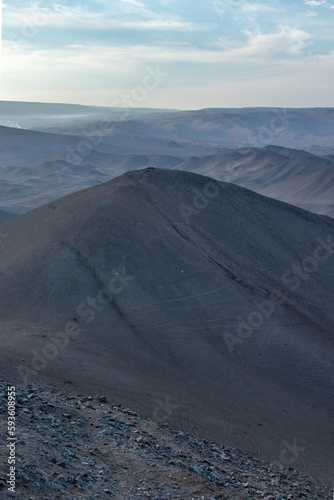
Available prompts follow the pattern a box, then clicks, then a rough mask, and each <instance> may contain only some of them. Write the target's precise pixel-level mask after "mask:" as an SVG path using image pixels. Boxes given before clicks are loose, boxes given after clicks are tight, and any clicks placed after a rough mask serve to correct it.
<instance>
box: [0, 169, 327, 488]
mask: <svg viewBox="0 0 334 500" xmlns="http://www.w3.org/2000/svg"><path fill="white" fill-rule="evenodd" d="M2 230H3V232H6V233H8V235H9V236H8V237H7V238H6V239H5V240H4V241H3V242H2V244H1V246H0V257H1V261H0V262H1V268H0V273H1V284H0V307H1V310H2V324H1V331H2V333H1V335H2V350H1V363H2V366H1V371H2V372H3V371H5V372H6V373H7V374H8V373H10V374H11V377H12V378H13V379H15V378H16V377H21V379H22V378H23V379H24V380H29V379H39V380H41V381H45V382H49V381H50V380H53V381H56V382H57V384H58V385H62V384H66V382H68V381H71V382H72V383H73V384H74V385H75V387H76V388H80V389H81V390H82V391H88V392H90V391H92V389H93V388H94V391H95V392H97V391H100V392H102V391H103V392H104V393H105V394H106V395H107V396H110V397H112V398H117V400H118V401H120V402H121V403H122V404H124V405H126V406H128V407H131V408H133V409H135V410H139V411H141V412H143V413H144V415H148V416H152V415H153V416H155V417H156V418H159V419H162V420H163V421H164V420H168V421H169V422H170V423H171V424H172V425H174V426H177V427H181V428H183V429H184V430H188V431H191V432H193V433H195V434H197V435H199V436H201V437H204V438H207V439H214V440H216V441H218V442H220V443H223V444H224V445H227V446H233V447H237V448H239V449H242V450H245V451H248V452H251V453H254V454H257V455H258V456H260V457H263V458H265V459H267V460H271V461H275V462H286V463H285V465H286V464H287V463H289V464H292V463H293V466H294V467H295V468H297V469H299V470H302V471H306V472H308V473H309V474H311V475H314V476H316V477H318V478H320V479H321V480H324V481H326V482H328V483H331V481H332V477H331V474H332V471H331V468H330V464H331V463H333V449H332V448H331V447H330V446H329V443H330V441H331V440H332V439H333V437H334V436H333V429H334V426H333V404H334V396H333V390H332V389H333V386H334V380H333V370H332V366H333V359H334V353H333V323H334V315H333V311H332V303H333V299H334V292H333V283H334V258H333V253H334V249H333V244H332V243H333V239H332V238H333V231H334V221H333V220H331V219H329V218H327V217H324V216H317V215H314V214H311V213H309V212H307V211H304V210H301V209H297V208H295V207H292V206H290V205H287V204H285V203H281V202H277V201H275V200H271V199H268V198H265V197H263V196H260V195H257V194H255V193H253V192H251V191H248V190H246V189H243V188H240V187H238V186H234V185H231V184H225V183H219V182H215V181H212V180H211V179H209V178H206V177H202V176H198V175H196V174H190V173H188V172H178V171H168V170H155V169H147V170H143V171H139V172H131V173H127V174H125V175H123V176H122V177H119V178H117V179H114V180H113V181H110V182H108V183H106V184H103V185H100V186H97V187H94V188H90V189H87V190H85V191H81V192H79V193H76V194H73V195H69V196H66V197H65V198H62V199H60V200H57V201H56V202H55V203H53V204H52V205H50V206H43V207H41V208H39V209H37V210H34V211H32V212H30V213H28V214H25V215H23V216H21V217H19V218H18V219H15V220H14V221H11V222H9V223H6V224H4V225H3V226H2ZM296 443H297V444H296ZM289 446H290V448H289ZM296 446H297V448H296ZM291 447H292V448H291ZM291 449H292V450H293V453H292V452H291ZM284 450H285V451H284ZM289 450H290V452H289ZM296 450H297V451H296ZM291 453H292V454H291ZM283 465H284V464H283Z"/></svg>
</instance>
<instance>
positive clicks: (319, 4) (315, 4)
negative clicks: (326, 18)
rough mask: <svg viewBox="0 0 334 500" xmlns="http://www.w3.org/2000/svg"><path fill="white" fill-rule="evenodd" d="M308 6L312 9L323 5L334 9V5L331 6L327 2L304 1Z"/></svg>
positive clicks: (325, 0)
mask: <svg viewBox="0 0 334 500" xmlns="http://www.w3.org/2000/svg"><path fill="white" fill-rule="evenodd" d="M304 1H305V3H306V5H311V7H320V6H321V5H323V6H325V7H329V8H330V9H334V5H333V4H330V3H329V2H328V1H327V0H304Z"/></svg>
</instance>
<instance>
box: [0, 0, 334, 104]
mask: <svg viewBox="0 0 334 500" xmlns="http://www.w3.org/2000/svg"><path fill="white" fill-rule="evenodd" d="M0 1H1V0H0ZM333 26H334V0H267V1H266V2H262V1H260V0H259V1H256V0H255V1H248V0H200V1H197V0H192V1H191V0H187V1H186V0H154V1H153V0H78V1H76V0H60V1H59V3H52V2H49V1H43V0H41V1H40V0H10V1H9V0H3V2H2V43H1V84H0V99H1V100H15V101H38V102H62V103H75V104H87V105H97V106H108V107H109V106H133V107H155V108H170V109H175V108H177V109H200V108H206V107H245V106H275V107H285V106H288V107H316V106H330V107H333V106H334V102H333V83H334V43H333V42H334V30H333Z"/></svg>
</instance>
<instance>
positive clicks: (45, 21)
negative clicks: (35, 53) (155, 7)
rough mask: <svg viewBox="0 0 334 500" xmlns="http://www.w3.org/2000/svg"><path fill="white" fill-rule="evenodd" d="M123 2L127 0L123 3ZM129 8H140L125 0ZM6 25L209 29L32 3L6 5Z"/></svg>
mask: <svg viewBox="0 0 334 500" xmlns="http://www.w3.org/2000/svg"><path fill="white" fill-rule="evenodd" d="M122 1H123V2H124V1H125V0H122ZM126 2H127V3H129V4H130V5H135V6H137V5H139V4H138V2H136V1H135V0H126ZM3 23H4V26H6V27H11V28H17V27H21V26H25V25H33V26H35V27H39V28H43V27H46V26H48V27H56V28H65V29H66V28H68V29H71V30H82V29H83V30H89V31H90V30H141V31H142V30H152V31H153V30H156V31H160V30H162V31H198V30H207V29H209V28H208V26H207V25H204V24H194V23H192V22H184V21H180V20H177V19H176V18H171V17H170V18H163V17H160V16H156V17H153V16H152V17H151V18H150V19H135V18H134V19H133V20H130V19H126V20H124V19H120V18H119V17H112V16H110V15H108V14H107V13H104V12H92V11H90V10H88V9H87V8H84V7H80V6H77V7H66V6H60V5H56V4H55V5H53V6H52V7H50V8H42V7H40V6H39V5H38V4H31V5H29V6H26V7H25V8H21V9H17V8H16V7H15V6H14V5H12V4H11V5H8V4H7V5H6V13H5V15H4V18H3Z"/></svg>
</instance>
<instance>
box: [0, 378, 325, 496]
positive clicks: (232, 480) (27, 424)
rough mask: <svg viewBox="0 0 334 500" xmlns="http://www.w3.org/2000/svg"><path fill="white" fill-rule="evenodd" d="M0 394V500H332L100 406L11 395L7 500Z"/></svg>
mask: <svg viewBox="0 0 334 500" xmlns="http://www.w3.org/2000/svg"><path fill="white" fill-rule="evenodd" d="M0 389H1V413H2V415H1V438H2V439H1V442H2V446H1V451H0V461H1V469H0V497H1V498H8V497H11V496H13V497H14V496H15V497H16V498H18V499H26V500H27V499H29V500H32V499H41V500H42V499H43V500H44V499H109V498H113V499H154V500H165V499H166V500H167V499H168V500H169V499H170V500H188V499H189V500H190V499H201V500H203V499H204V500H211V499H218V498H222V499H244V498H246V499H247V498H249V499H252V500H255V499H267V500H269V499H275V500H279V499H298V498H303V499H322V500H326V499H332V494H333V493H332V492H331V491H330V490H329V489H326V488H325V487H322V486H321V485H320V484H319V483H318V481H317V480H315V479H313V478H309V477H306V476H304V475H302V474H300V473H298V472H296V471H294V470H293V469H291V468H287V469H285V468H282V467H279V466H274V465H270V464H268V463H264V462H261V461H258V460H256V459H254V458H252V457H251V456H249V455H247V454H246V453H243V452H240V451H237V450H233V449H229V448H226V447H224V446H220V445H217V444H215V443H212V442H208V441H205V440H200V439H197V438H195V437H193V436H191V435H187V434H184V433H183V432H181V431H178V430H173V429H171V428H169V427H168V426H167V425H166V424H158V423H156V422H154V421H151V420H148V419H146V418H143V417H141V416H140V415H138V414H137V413H134V412H132V411H130V410H127V409H125V408H122V407H120V406H113V404H112V402H108V401H107V400H106V398H105V397H103V396H94V397H93V396H85V397H81V396H80V395H74V394H71V393H67V392H60V391H59V390H57V389H56V388H54V387H44V386H40V385H29V386H25V387H21V388H19V387H17V388H16V410H17V412H16V413H17V416H16V436H17V441H16V464H15V467H16V485H15V494H14V493H10V492H8V489H7V488H8V484H7V474H8V472H9V465H8V463H7V462H8V455H9V453H8V448H7V446H6V443H7V442H8V440H7V438H8V428H7V408H8V391H7V385H6V384H5V382H4V381H1V383H0Z"/></svg>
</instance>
